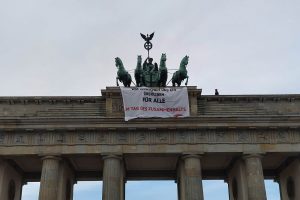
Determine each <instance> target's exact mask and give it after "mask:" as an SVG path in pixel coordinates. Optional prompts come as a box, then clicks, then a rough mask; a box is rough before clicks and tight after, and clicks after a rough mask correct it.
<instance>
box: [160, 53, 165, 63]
mask: <svg viewBox="0 0 300 200" xmlns="http://www.w3.org/2000/svg"><path fill="white" fill-rule="evenodd" d="M166 60H167V55H166V54H165V53H162V54H161V58H160V61H166Z"/></svg>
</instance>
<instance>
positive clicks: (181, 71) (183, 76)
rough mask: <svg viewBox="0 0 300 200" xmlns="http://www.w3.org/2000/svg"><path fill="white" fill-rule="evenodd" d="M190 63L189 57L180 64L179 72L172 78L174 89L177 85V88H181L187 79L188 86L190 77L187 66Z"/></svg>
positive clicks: (184, 58) (185, 57)
mask: <svg viewBox="0 0 300 200" xmlns="http://www.w3.org/2000/svg"><path fill="white" fill-rule="evenodd" d="M188 63H189V57H188V56H184V57H183V59H182V60H181V62H180V66H179V70H177V71H176V72H175V73H174V74H173V76H172V79H171V80H172V85H173V87H174V86H175V84H177V86H180V85H181V82H182V81H183V80H184V79H186V82H185V85H187V84H188V80H189V76H188V75H187V70H186V66H187V64H188Z"/></svg>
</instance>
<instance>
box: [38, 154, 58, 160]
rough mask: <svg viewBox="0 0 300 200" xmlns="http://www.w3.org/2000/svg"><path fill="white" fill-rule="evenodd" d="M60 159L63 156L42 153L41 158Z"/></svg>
mask: <svg viewBox="0 0 300 200" xmlns="http://www.w3.org/2000/svg"><path fill="white" fill-rule="evenodd" d="M49 159H50V160H58V161H61V160H62V158H61V157H60V156H59V155H41V160H49Z"/></svg>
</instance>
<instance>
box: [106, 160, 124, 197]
mask: <svg viewBox="0 0 300 200" xmlns="http://www.w3.org/2000/svg"><path fill="white" fill-rule="evenodd" d="M103 160H104V167H103V190H102V200H120V199H123V198H124V188H123V187H124V177H123V171H122V170H123V166H122V164H123V163H122V157H121V156H117V155H106V156H104V157H103Z"/></svg>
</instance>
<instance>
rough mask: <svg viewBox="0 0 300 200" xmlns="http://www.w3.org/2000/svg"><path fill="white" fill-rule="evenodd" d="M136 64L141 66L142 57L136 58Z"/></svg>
mask: <svg viewBox="0 0 300 200" xmlns="http://www.w3.org/2000/svg"><path fill="white" fill-rule="evenodd" d="M137 62H138V64H141V63H142V56H141V55H138V57H137Z"/></svg>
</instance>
